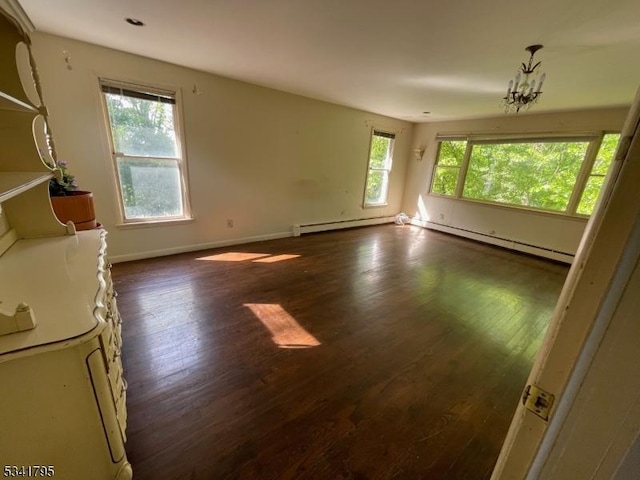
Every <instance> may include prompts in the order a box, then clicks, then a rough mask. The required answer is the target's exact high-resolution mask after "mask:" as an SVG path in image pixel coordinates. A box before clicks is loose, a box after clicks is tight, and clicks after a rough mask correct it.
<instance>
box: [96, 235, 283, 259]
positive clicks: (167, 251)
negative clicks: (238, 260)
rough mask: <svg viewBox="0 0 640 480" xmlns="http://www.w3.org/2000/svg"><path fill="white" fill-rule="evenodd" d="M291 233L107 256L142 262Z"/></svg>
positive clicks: (280, 236)
mask: <svg viewBox="0 0 640 480" xmlns="http://www.w3.org/2000/svg"><path fill="white" fill-rule="evenodd" d="M291 236H292V233H291V232H278V233H269V234H267V235H257V236H255V237H241V238H232V239H228V240H218V241H216V242H207V243H197V244H193V245H182V246H179V247H171V248H163V249H160V250H150V251H146V252H139V253H129V254H125V255H115V256H111V255H110V256H109V261H110V262H111V263H120V262H130V261H132V260H142V259H145V258H154V257H166V256H167V255H175V254H177V253H187V252H197V251H199V250H208V249H210V248H220V247H229V246H232V245H242V244H244V243H255V242H264V241H266V240H276V239H278V238H287V237H291Z"/></svg>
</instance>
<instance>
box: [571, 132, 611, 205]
mask: <svg viewBox="0 0 640 480" xmlns="http://www.w3.org/2000/svg"><path fill="white" fill-rule="evenodd" d="M619 140H620V135H619V134H613V133H610V134H607V135H605V136H604V137H603V139H602V144H601V145H600V149H599V150H598V155H596V160H595V162H593V167H592V168H591V173H590V175H589V178H588V179H587V183H586V184H585V187H584V190H583V191H582V197H581V198H580V203H579V204H578V210H577V212H578V213H580V214H582V215H591V213H592V212H593V209H594V208H595V206H596V200H598V194H599V193H600V190H601V189H602V185H603V184H604V178H605V176H606V175H607V172H608V171H609V167H610V166H611V162H612V161H613V156H614V155H615V153H616V147H617V146H618V141H619Z"/></svg>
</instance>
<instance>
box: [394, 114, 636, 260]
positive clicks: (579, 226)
mask: <svg viewBox="0 0 640 480" xmlns="http://www.w3.org/2000/svg"><path fill="white" fill-rule="evenodd" d="M627 111H628V108H612V109H601V110H589V111H579V112H570V113H555V114H527V115H510V116H503V117H497V118H487V119H475V120H464V121H451V122H439V123H428V124H422V125H417V126H416V128H415V130H414V137H413V140H412V149H416V148H426V150H425V153H424V155H423V158H422V160H416V159H414V158H412V159H410V161H409V163H408V168H407V179H406V183H405V195H404V200H403V204H402V210H403V211H404V212H405V213H407V214H409V215H412V216H413V215H416V216H419V218H420V220H422V224H423V225H425V226H431V227H434V228H438V229H444V230H445V231H449V232H451V233H458V234H462V235H465V236H470V237H472V238H476V239H478V240H483V241H488V242H490V243H496V244H499V245H502V246H505V247H509V248H516V249H519V250H523V251H531V252H532V253H538V254H545V252H543V251H536V249H532V248H529V247H527V246H534V247H540V248H544V249H549V250H553V251H555V252H562V253H568V254H571V255H573V254H575V251H576V249H577V247H578V244H579V242H580V239H581V238H582V233H583V231H584V227H585V225H586V219H583V218H578V217H569V216H564V215H557V214H551V213H545V212H536V211H527V210H522V209H513V208H509V207H505V206H498V205H487V204H484V203H479V202H471V201H467V200H460V199H451V198H443V197H438V196H432V195H429V194H428V193H427V192H428V190H429V184H430V180H431V175H432V171H433V166H434V163H435V160H436V154H437V147H438V145H437V142H436V141H435V137H436V135H437V134H500V133H504V134H511V133H523V134H531V133H549V132H568V133H569V132H574V133H575V132H591V131H603V130H604V131H620V129H621V128H622V124H623V122H624V119H625V117H626V114H627ZM458 229H460V230H458ZM498 239H508V240H509V241H510V242H505V241H502V240H498ZM512 242H519V243H520V244H521V245H513V244H512ZM548 256H550V257H551V258H557V259H564V260H567V259H568V258H570V257H567V256H564V255H554V254H552V253H548ZM563 257H564V258H563Z"/></svg>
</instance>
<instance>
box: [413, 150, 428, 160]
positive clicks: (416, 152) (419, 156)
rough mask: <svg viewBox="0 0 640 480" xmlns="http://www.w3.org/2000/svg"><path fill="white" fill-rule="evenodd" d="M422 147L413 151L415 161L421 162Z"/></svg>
mask: <svg viewBox="0 0 640 480" xmlns="http://www.w3.org/2000/svg"><path fill="white" fill-rule="evenodd" d="M424 150H425V149H424V147H420V148H416V149H414V150H413V157H414V158H415V159H416V160H422V156H423V155H424Z"/></svg>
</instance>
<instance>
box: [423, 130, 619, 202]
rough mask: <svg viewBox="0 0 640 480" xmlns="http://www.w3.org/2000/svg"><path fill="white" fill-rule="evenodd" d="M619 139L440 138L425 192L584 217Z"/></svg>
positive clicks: (609, 136) (594, 197)
mask: <svg viewBox="0 0 640 480" xmlns="http://www.w3.org/2000/svg"><path fill="white" fill-rule="evenodd" d="M619 137H620V136H619V135H618V134H605V135H603V136H600V137H593V136H592V137H577V138H547V139H520V140H512V139H510V140H505V141H499V140H480V139H479V140H462V139H451V140H441V141H440V146H439V150H438V158H437V160H436V166H435V169H434V173H433V178H432V182H431V193H433V194H437V195H444V196H451V197H456V198H464V199H469V200H479V201H484V202H492V203H499V204H504V205H510V206H515V207H527V208H534V209H539V210H547V211H553V212H562V213H567V214H576V213H577V214H579V215H590V214H591V212H592V211H593V209H594V207H595V203H596V200H597V198H598V194H599V192H600V189H601V187H602V185H603V183H604V177H605V175H606V173H607V171H608V169H609V166H610V165H611V161H612V159H613V155H614V153H615V149H616V146H617V144H618V140H619ZM594 154H595V156H594Z"/></svg>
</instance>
